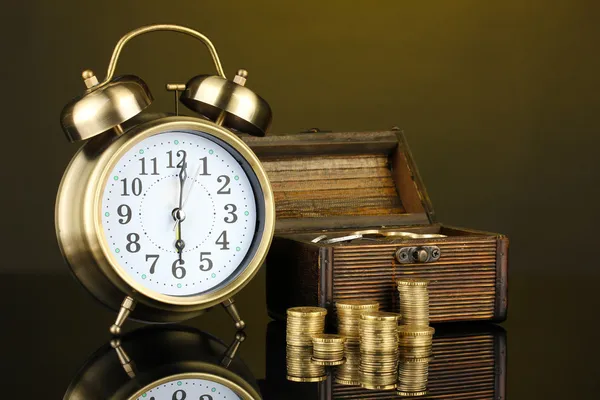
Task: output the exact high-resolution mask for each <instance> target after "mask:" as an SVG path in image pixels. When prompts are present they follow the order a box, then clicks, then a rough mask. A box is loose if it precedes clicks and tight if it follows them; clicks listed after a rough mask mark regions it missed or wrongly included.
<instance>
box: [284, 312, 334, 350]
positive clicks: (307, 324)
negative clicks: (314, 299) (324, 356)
mask: <svg viewBox="0 0 600 400" xmlns="http://www.w3.org/2000/svg"><path fill="white" fill-rule="evenodd" d="M326 315H327V310H326V309H324V308H321V307H293V308H288V310H287V330H286V342H287V343H288V344H291V345H293V346H312V337H313V335H316V334H319V333H323V330H324V329H325V316H326Z"/></svg>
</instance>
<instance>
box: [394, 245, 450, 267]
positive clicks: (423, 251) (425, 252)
mask: <svg viewBox="0 0 600 400" xmlns="http://www.w3.org/2000/svg"><path fill="white" fill-rule="evenodd" d="M440 255H441V251H440V248H439V247H437V246H414V247H401V248H399V249H398V250H396V260H397V261H398V262H399V263H400V264H414V263H430V262H434V261H437V260H439V259H440Z"/></svg>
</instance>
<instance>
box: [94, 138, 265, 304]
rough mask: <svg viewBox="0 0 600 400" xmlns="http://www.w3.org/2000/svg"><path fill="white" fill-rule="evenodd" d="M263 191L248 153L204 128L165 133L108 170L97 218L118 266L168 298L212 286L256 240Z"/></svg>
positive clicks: (237, 268) (247, 255) (240, 264)
mask: <svg viewBox="0 0 600 400" xmlns="http://www.w3.org/2000/svg"><path fill="white" fill-rule="evenodd" d="M262 202H263V197H262V191H261V189H260V184H259V183H258V180H257V178H256V175H255V174H254V172H253V171H252V169H251V167H250V166H249V164H248V163H247V161H246V160H245V159H243V157H242V156H241V155H240V154H239V153H238V152H237V151H236V150H234V149H233V148H231V147H230V146H228V145H227V144H225V143H224V142H222V141H220V140H219V139H216V138H214V137H212V136H210V135H208V134H206V133H201V132H194V133H192V132H187V131H186V132H183V131H168V132H163V133H159V134H156V135H153V136H150V137H147V138H145V139H144V140H142V141H141V142H138V143H137V144H135V145H134V146H132V147H131V148H130V149H129V150H128V151H127V152H126V153H124V155H123V156H122V157H121V159H120V160H118V161H117V163H116V165H115V166H114V168H113V169H112V171H111V172H110V174H109V175H108V179H107V182H106V186H105V188H104V190H103V193H102V201H101V211H100V212H101V216H100V217H101V222H102V228H103V231H104V236H105V240H106V244H107V246H108V248H109V249H110V252H112V255H113V256H114V259H116V260H117V262H118V263H119V265H118V267H119V268H121V269H122V270H123V271H124V272H125V273H127V274H129V276H130V277H131V278H132V279H133V280H135V281H136V282H137V283H139V284H140V285H142V286H144V287H146V288H147V289H150V290H152V291H154V292H157V293H160V294H163V295H169V296H193V295H197V294H200V293H204V292H208V291H211V290H215V289H217V288H219V287H221V286H222V285H224V284H225V283H226V282H227V281H228V280H229V279H231V278H233V277H234V276H236V275H237V274H238V273H239V272H241V270H243V268H244V267H245V265H246V264H247V262H248V260H249V259H251V258H252V256H253V253H254V251H255V247H256V246H257V245H258V242H260V233H259V232H260V229H261V227H260V226H259V223H258V221H260V220H262V219H263V218H262V215H259V213H261V214H262V213H264V210H262V209H261V206H260V204H263V203H262Z"/></svg>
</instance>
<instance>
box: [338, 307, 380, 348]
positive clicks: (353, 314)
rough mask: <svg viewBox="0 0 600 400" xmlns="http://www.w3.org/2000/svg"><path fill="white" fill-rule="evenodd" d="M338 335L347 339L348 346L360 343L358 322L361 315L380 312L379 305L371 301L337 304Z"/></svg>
mask: <svg viewBox="0 0 600 400" xmlns="http://www.w3.org/2000/svg"><path fill="white" fill-rule="evenodd" d="M335 307H336V310H337V323H338V333H339V334H340V335H342V336H344V337H346V344H350V343H358V340H359V333H358V323H359V322H358V321H359V320H360V316H361V314H364V313H366V312H372V311H378V310H379V303H378V302H376V301H370V300H345V301H338V302H337V303H336V304H335Z"/></svg>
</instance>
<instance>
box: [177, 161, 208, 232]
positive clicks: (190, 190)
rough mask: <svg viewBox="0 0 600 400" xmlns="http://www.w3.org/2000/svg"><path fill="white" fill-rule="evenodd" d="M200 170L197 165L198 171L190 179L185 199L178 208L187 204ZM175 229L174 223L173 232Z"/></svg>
mask: <svg viewBox="0 0 600 400" xmlns="http://www.w3.org/2000/svg"><path fill="white" fill-rule="evenodd" d="M201 169H202V164H200V165H198V169H197V170H196V173H195V174H194V178H193V179H192V182H191V183H190V185H189V187H188V190H187V193H186V194H185V198H184V199H183V204H182V205H181V207H180V208H183V207H185V205H186V204H187V201H188V199H189V198H190V194H191V193H192V189H193V188H194V183H196V179H198V175H200V170H201ZM176 228H177V221H175V225H173V230H175V229H176Z"/></svg>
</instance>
